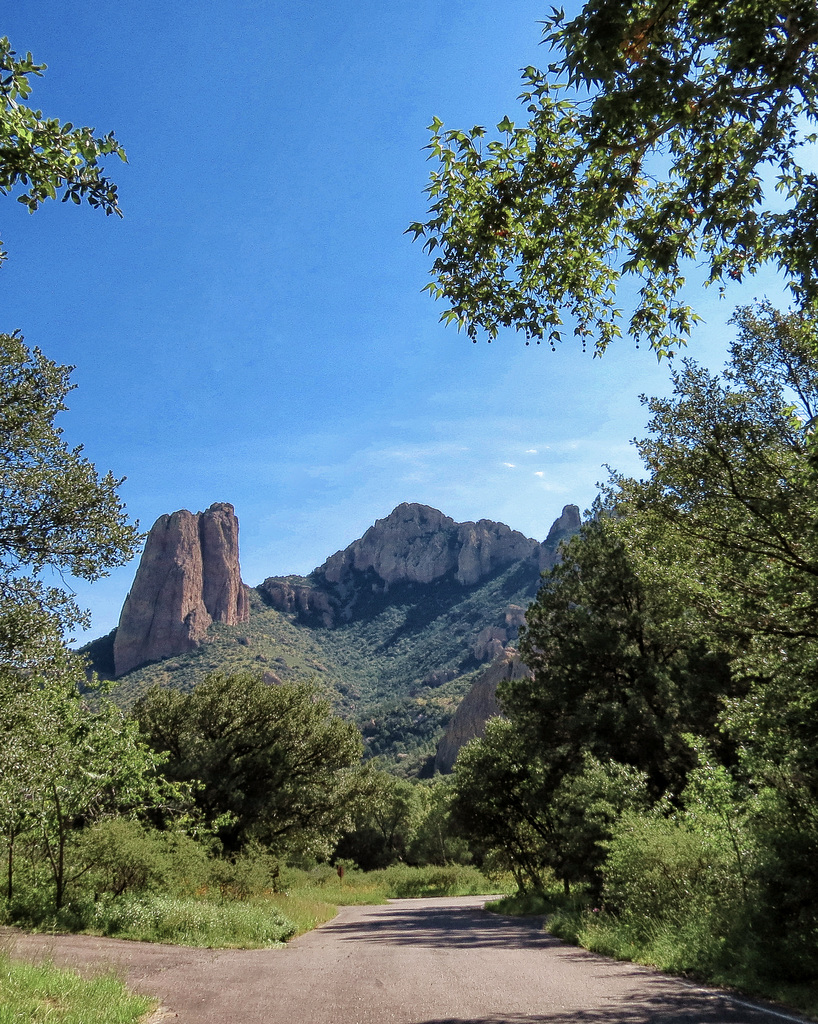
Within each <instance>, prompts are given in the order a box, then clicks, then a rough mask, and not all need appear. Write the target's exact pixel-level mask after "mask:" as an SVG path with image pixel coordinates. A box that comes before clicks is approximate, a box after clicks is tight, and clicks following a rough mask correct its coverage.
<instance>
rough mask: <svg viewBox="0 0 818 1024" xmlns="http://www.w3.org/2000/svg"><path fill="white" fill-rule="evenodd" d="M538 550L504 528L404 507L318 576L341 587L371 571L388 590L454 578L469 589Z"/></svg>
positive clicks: (331, 560)
mask: <svg viewBox="0 0 818 1024" xmlns="http://www.w3.org/2000/svg"><path fill="white" fill-rule="evenodd" d="M538 547H539V545H538V544H537V542H536V541H535V540H531V539H530V538H528V537H525V536H524V535H523V534H522V533H518V532H517V531H516V530H512V529H510V528H509V527H508V526H505V525H504V524H503V523H493V522H491V521H490V520H488V519H481V520H480V521H479V522H478V523H456V522H455V521H454V520H453V519H450V518H449V517H448V516H444V515H443V513H442V512H438V510H437V509H435V508H430V507H429V506H428V505H417V504H403V505H398V507H397V508H396V509H395V510H394V511H393V512H391V513H390V514H389V515H388V516H387V517H386V518H385V519H379V520H377V522H376V523H375V525H374V526H370V528H369V529H368V530H367V531H366V533H365V534H364V535H363V537H361V539H360V540H356V541H355V542H354V543H352V544H350V545H349V547H348V548H345V549H344V550H343V551H338V552H336V553H335V554H334V555H332V556H331V557H330V558H328V559H327V561H326V562H324V564H323V565H322V566H321V567H320V569H317V570H316V574H317V575H320V576H323V578H324V579H325V580H326V581H327V582H328V583H339V584H342V583H343V582H344V581H345V580H346V579H347V578H348V577H349V576H350V574H351V573H352V572H366V571H367V570H368V569H372V570H374V572H375V573H376V574H377V576H379V577H380V579H382V580H383V581H384V583H386V584H387V585H388V586H389V585H391V584H394V583H402V582H410V583H431V582H432V581H433V580H437V579H440V578H441V577H442V576H446V575H447V574H448V573H453V574H454V577H455V579H456V580H457V582H458V583H461V584H463V585H464V586H470V585H472V584H474V583H478V582H479V581H480V580H481V579H484V578H485V577H486V576H488V575H490V574H491V573H492V572H495V571H496V570H498V569H500V568H502V567H503V566H506V565H510V564H511V563H512V562H517V561H519V560H520V559H523V558H531V557H533V556H534V554H535V552H536V551H537V549H538Z"/></svg>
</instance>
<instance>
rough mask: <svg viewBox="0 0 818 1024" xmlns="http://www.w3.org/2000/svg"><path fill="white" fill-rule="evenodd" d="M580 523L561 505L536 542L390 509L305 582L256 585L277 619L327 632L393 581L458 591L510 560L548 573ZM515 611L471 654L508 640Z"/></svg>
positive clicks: (573, 509) (493, 651) (416, 509)
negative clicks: (445, 585)
mask: <svg viewBox="0 0 818 1024" xmlns="http://www.w3.org/2000/svg"><path fill="white" fill-rule="evenodd" d="M579 526H580V516H579V509H578V508H577V506H576V505H566V506H565V508H564V509H563V510H562V515H561V516H560V518H559V519H557V520H556V522H555V523H554V525H553V526H552V527H551V530H550V531H549V533H548V537H547V538H546V539H545V540H544V541H543V542H542V543H539V542H538V541H536V540H532V539H531V538H530V537H526V536H525V535H524V534H522V533H519V532H518V531H517V530H512V529H510V528H509V527H508V526H506V525H505V524H504V523H495V522H492V521H491V520H489V519H481V520H480V521H479V522H477V523H456V522H455V521H454V520H453V519H450V518H449V516H446V515H444V514H443V513H442V512H439V511H438V510H437V509H435V508H431V507H429V506H428V505H418V504H408V503H404V504H403V505H398V507H397V508H396V509H395V510H394V511H393V512H390V514H389V515H388V516H386V517H385V518H384V519H378V520H377V521H376V522H375V525H374V526H370V528H369V529H368V530H367V531H366V533H365V534H364V535H363V537H361V538H360V540H356V541H353V543H352V544H350V545H349V547H347V548H344V550H343V551H336V553H335V554H334V555H331V556H330V557H329V558H328V559H327V560H326V562H324V564H323V565H320V566H319V567H318V568H317V569H315V570H313V572H311V573H310V575H309V576H308V577H303V576H302V577H298V576H288V577H280V576H278V577H276V576H271V577H269V578H268V579H266V580H265V581H264V582H263V583H262V584H261V585H260V586H259V588H258V590H259V591H260V592H261V593H262V595H263V596H264V599H265V600H266V601H267V602H268V603H269V604H270V605H272V607H273V608H276V609H277V610H278V611H281V612H284V613H285V614H290V615H295V616H296V617H297V618H298V619H300V620H301V621H304V622H308V623H311V624H315V625H321V626H326V627H332V626H335V625H338V624H339V623H341V622H345V621H349V620H350V619H352V618H354V617H356V615H358V614H359V612H360V607H361V603H362V602H363V603H364V604H366V602H367V600H369V599H371V596H372V594H381V595H384V600H386V599H387V598H386V596H385V595H388V593H389V590H390V588H393V587H397V586H399V585H401V584H410V585H425V584H431V583H436V582H437V581H439V580H443V579H444V578H446V579H449V580H452V581H454V582H455V583H457V584H460V586H462V587H469V586H474V585H476V584H479V583H481V582H482V581H484V580H486V579H488V578H489V577H490V576H493V575H494V574H496V573H497V572H500V571H502V570H504V569H506V568H508V567H509V566H511V565H513V564H514V563H517V562H521V563H527V564H529V565H530V567H531V574H532V580H536V577H537V573H538V571H540V572H541V571H542V570H543V569H548V568H551V567H552V566H553V565H554V564H555V562H556V560H557V557H558V549H559V544H560V542H561V541H562V540H564V539H567V538H569V537H570V536H571V535H572V534H574V533H576V531H577V530H578V529H579ZM523 614H524V612H523V609H519V615H518V616H517V617H516V618H514V614H513V613H512V619H514V621H512V619H510V618H509V617H508V616H507V617H506V622H505V625H504V626H501V625H500V624H499V623H498V624H497V626H496V628H494V629H493V630H489V631H486V630H483V632H481V633H480V635H479V636H478V637H476V639H475V642H474V646H473V652H474V656H475V657H476V658H477V660H478V661H487V660H491V659H492V658H494V657H496V655H497V654H498V653H499V652H500V651H501V650H502V649H503V647H505V644H506V642H507V641H509V640H515V639H516V637H517V631H518V628H519V626H520V624H521V622H522V619H523Z"/></svg>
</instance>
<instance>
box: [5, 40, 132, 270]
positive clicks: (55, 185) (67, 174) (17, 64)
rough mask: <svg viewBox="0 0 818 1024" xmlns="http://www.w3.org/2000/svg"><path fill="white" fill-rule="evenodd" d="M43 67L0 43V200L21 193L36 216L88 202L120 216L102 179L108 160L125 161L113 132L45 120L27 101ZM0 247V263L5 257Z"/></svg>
mask: <svg viewBox="0 0 818 1024" xmlns="http://www.w3.org/2000/svg"><path fill="white" fill-rule="evenodd" d="M45 69H46V65H45V64H35V62H34V59H33V57H32V56H31V54H30V53H27V54H26V55H25V57H21V56H19V55H18V54H16V53H15V52H14V50H12V48H11V44H10V43H9V41H8V39H6V38H2V39H0V194H3V195H10V194H13V193H15V192H19V195H18V196H17V201H18V202H20V203H23V204H24V205H25V206H27V207H28V209H29V210H30V211H31V212H32V213H33V212H34V211H35V210H36V209H37V208H38V207H39V205H40V204H41V203H42V202H43V201H44V200H46V199H56V198H57V196H58V195H60V196H61V198H62V201H63V202H68V201H69V200H70V201H71V202H72V203H76V204H77V205H79V204H81V203H82V202H83V200H84V201H86V202H87V203H89V204H90V205H91V206H92V207H95V208H97V209H101V210H104V211H105V213H106V214H108V215H109V216H110V214H112V213H115V214H118V215H120V216H121V211H120V209H119V199H118V195H117V187H116V184H115V183H114V182H113V181H112V180H111V179H110V178H108V177H106V175H105V174H104V173H103V169H102V163H101V161H102V160H103V159H104V157H106V156H111V155H113V156H118V157H119V158H120V159H121V160H125V151H124V149H123V148H122V147H121V146H120V144H119V143H118V142H117V141H116V139H115V138H114V134H113V132H109V133H108V134H107V135H104V136H102V137H98V136H96V135H95V134H94V129H93V128H76V127H74V125H72V124H71V123H64V124H63V123H61V122H60V121H59V120H58V119H56V118H46V117H43V114H42V112H41V111H39V110H33V109H32V108H30V107H27V106H26V105H25V103H24V102H23V101H25V100H27V99H28V97H29V95H30V94H31V89H32V84H31V79H32V78H36V77H39V76H41V75H42V73H43V71H45ZM1 247H2V243H0V263H2V261H3V260H4V259H5V257H6V253H5V252H3V251H2V248H1Z"/></svg>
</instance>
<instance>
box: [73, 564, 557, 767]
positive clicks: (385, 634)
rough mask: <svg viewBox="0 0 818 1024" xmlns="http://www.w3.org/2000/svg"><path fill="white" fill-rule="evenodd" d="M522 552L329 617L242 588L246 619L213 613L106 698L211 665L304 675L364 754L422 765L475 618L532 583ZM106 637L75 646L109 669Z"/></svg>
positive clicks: (427, 761)
mask: <svg viewBox="0 0 818 1024" xmlns="http://www.w3.org/2000/svg"><path fill="white" fill-rule="evenodd" d="M537 585H538V574H537V571H536V568H535V567H534V566H533V565H531V564H528V563H515V564H514V565H512V566H511V567H510V568H508V569H505V570H504V571H502V572H499V573H497V574H496V575H495V576H493V577H491V578H489V579H488V580H486V581H484V582H482V583H481V584H478V585H477V586H472V587H464V586H462V585H461V584H459V583H457V582H455V581H454V580H452V579H450V578H446V579H442V580H438V581H435V582H433V583H430V584H424V585H420V584H411V583H403V584H398V585H395V586H393V587H392V588H390V590H389V593H388V595H376V596H373V597H370V598H369V599H368V602H367V603H365V604H364V602H359V605H358V607H357V608H356V616H355V618H353V620H352V621H350V622H347V623H342V624H340V625H337V626H335V627H333V628H327V627H325V626H320V625H316V624H315V623H314V622H302V621H300V620H299V619H298V618H297V617H296V616H295V615H285V614H283V613H281V612H279V611H277V610H275V609H273V608H270V607H269V605H268V604H267V603H266V601H265V600H264V595H263V592H262V591H251V615H250V620H249V622H246V623H243V624H242V625H241V626H224V625H221V624H218V623H217V624H214V625H213V626H211V628H210V632H209V634H208V637H207V639H206V641H205V643H203V644H202V645H201V646H200V647H198V648H196V649H195V650H193V651H190V652H189V653H187V654H184V655H178V656H176V657H172V658H168V659H166V660H164V661H161V662H158V663H156V664H153V665H147V666H145V667H143V668H139V669H136V670H135V671H133V672H130V673H128V675H126V676H124V677H123V678H122V680H120V681H118V683H117V685H116V688H115V690H114V691H113V697H114V699H115V700H116V701H117V703H119V704H120V705H122V706H123V707H130V706H131V705H132V704H133V703H134V702H135V701H136V700H138V699H139V697H140V696H142V695H144V694H145V693H146V692H148V691H149V690H150V689H151V687H153V686H155V685H159V686H161V687H170V688H172V689H174V690H179V691H181V692H189V691H190V690H192V689H193V687H194V686H196V685H197V683H199V682H200V681H201V680H202V679H203V678H204V677H205V676H207V675H208V674H209V673H212V672H216V671H219V672H227V673H248V672H249V673H252V674H255V675H262V676H264V677H265V678H266V679H267V680H269V681H285V680H286V681H301V682H306V681H311V682H314V683H315V684H316V685H317V686H319V687H320V689H321V691H322V693H323V694H324V695H325V696H326V697H327V699H328V700H329V701H330V703H331V705H332V707H333V708H334V709H335V710H336V711H337V713H339V714H341V715H343V716H345V717H348V718H351V719H352V720H354V721H356V722H357V723H358V725H359V727H360V728H361V730H362V732H363V735H364V741H365V750H366V753H367V756H378V757H380V758H382V759H383V760H385V761H387V762H389V763H390V764H391V765H393V766H394V768H395V770H397V771H398V772H400V773H401V774H404V775H409V774H411V775H418V774H421V775H427V774H429V773H430V772H431V765H432V761H433V759H434V753H435V750H436V747H437V743H438V742H439V740H440V738H441V736H442V735H443V732H444V731H445V728H446V726H447V725H448V723H449V721H450V719H451V716H452V715H453V714H454V712H455V710H456V708H457V705H458V704H459V702H460V700H461V699H462V698H463V696H464V695H465V693H466V692H467V691H468V689H469V687H470V685H471V683H472V681H473V679H474V677H475V674H476V673H477V672H478V671H479V670H480V668H481V663H480V662H479V661H478V660H477V659H476V658H475V657H474V654H473V653H472V650H471V645H472V644H473V642H474V639H475V637H476V636H477V634H478V633H479V632H480V630H481V629H482V628H483V627H484V626H487V625H489V626H502V625H504V616H505V613H506V610H507V608H508V606H509V605H511V604H516V605H521V606H522V607H525V606H526V605H527V604H528V603H529V602H530V601H531V600H532V599H533V597H534V595H535V594H536V591H537ZM110 650H111V640H110V638H103V639H102V640H99V641H96V642H95V643H94V644H92V645H89V647H87V648H85V649H84V651H85V653H86V654H88V655H89V656H91V657H92V659H93V664H94V666H95V667H96V668H97V670H98V671H100V672H102V674H105V673H106V671H107V672H108V674H110V672H111V670H112V667H113V663H112V660H111V657H110Z"/></svg>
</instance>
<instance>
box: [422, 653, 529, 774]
mask: <svg viewBox="0 0 818 1024" xmlns="http://www.w3.org/2000/svg"><path fill="white" fill-rule="evenodd" d="M530 674H531V673H530V671H529V669H528V668H527V667H526V666H525V665H524V664H523V663H522V661H520V657H519V655H518V654H517V653H516V651H513V650H507V651H505V652H504V653H503V654H502V655H501V656H500V657H499V658H498V659H497V660H496V661H494V662H493V663H492V664H491V665H489V667H488V668H487V669H486V671H485V672H483V673H482V675H480V676H478V677H477V679H475V681H474V683H473V684H472V688H471V689H470V690H469V692H468V693H467V694H466V696H465V697H464V698H463V700H462V701H461V702H460V706H459V707H458V709H457V711H455V713H454V717H453V718H452V720H451V722H450V723H449V728H448V729H447V730H446V732H445V734H444V736H443V739H442V740H441V741H440V743H439V744H438V747H437V754H436V755H435V771H438V772H443V773H444V774H445V773H447V772H450V771H451V770H452V768H453V767H454V762H455V761H456V760H457V755H458V753H459V751H460V748H461V747H462V746H464V745H465V744H466V743H468V742H469V740H473V739H475V738H476V737H478V736H482V735H483V733H484V732H485V731H486V722H487V721H488V720H489V719H490V718H491V717H492V716H494V715H499V714H500V713H501V712H500V706H499V704H498V703H497V696H496V695H497V686H498V684H499V683H500V681H501V680H503V679H522V678H524V677H525V676H528V675H530Z"/></svg>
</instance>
